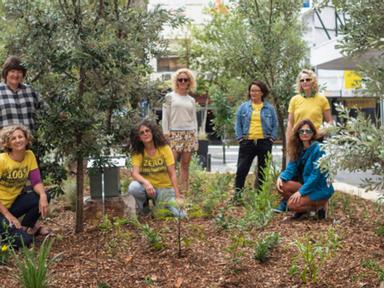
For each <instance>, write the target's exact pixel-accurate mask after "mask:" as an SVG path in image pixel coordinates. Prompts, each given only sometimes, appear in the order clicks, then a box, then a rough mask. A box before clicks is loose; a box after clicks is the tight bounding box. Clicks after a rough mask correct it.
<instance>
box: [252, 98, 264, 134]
mask: <svg viewBox="0 0 384 288" xmlns="http://www.w3.org/2000/svg"><path fill="white" fill-rule="evenodd" d="M263 105H264V104H263V103H260V104H254V103H252V116H251V123H250V124H249V133H248V139H249V140H256V139H263V138H264V135H263V127H262V126H261V108H263Z"/></svg>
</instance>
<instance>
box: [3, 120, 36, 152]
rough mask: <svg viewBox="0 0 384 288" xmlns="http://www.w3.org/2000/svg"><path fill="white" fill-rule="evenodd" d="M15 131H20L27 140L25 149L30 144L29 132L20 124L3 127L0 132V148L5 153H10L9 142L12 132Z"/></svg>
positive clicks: (30, 135) (30, 136)
mask: <svg viewBox="0 0 384 288" xmlns="http://www.w3.org/2000/svg"><path fill="white" fill-rule="evenodd" d="M16 130H20V131H21V132H23V133H24V136H25V138H26V139H27V147H26V148H28V146H30V145H31V144H32V134H31V132H29V130H28V128H27V127H25V126H24V125H22V124H16V125H10V126H7V127H4V128H3V129H1V131H0V146H1V147H2V148H3V149H4V150H5V151H6V152H11V151H12V149H11V148H10V144H11V143H10V142H11V137H12V134H13V132H15V131H16Z"/></svg>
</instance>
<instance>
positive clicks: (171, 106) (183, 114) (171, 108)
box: [161, 92, 197, 134]
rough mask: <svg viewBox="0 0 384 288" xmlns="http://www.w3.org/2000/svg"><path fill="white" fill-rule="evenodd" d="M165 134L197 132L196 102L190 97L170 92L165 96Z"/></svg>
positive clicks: (163, 122) (163, 123)
mask: <svg viewBox="0 0 384 288" xmlns="http://www.w3.org/2000/svg"><path fill="white" fill-rule="evenodd" d="M161 124H162V127H163V132H164V134H168V133H169V131H175V130H188V131H192V130H195V131H196V132H197V116H196V101H195V99H194V98H193V97H191V96H189V95H179V94H177V93H176V92H170V93H168V94H167V95H165V101H164V103H163V118H162V121H161Z"/></svg>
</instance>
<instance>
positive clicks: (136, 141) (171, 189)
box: [128, 120, 185, 217]
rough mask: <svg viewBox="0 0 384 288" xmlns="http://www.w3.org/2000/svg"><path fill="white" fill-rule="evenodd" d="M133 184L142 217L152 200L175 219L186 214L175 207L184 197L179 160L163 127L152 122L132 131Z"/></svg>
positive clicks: (132, 191)
mask: <svg viewBox="0 0 384 288" xmlns="http://www.w3.org/2000/svg"><path fill="white" fill-rule="evenodd" d="M130 138H131V139H130V140H131V153H132V166H133V168H132V177H133V179H135V181H132V182H131V183H130V185H129V188H128V193H130V194H132V195H133V196H134V197H135V200H136V204H137V207H138V210H139V213H140V214H146V213H148V212H149V205H148V200H149V199H153V200H154V202H155V203H161V204H162V205H165V207H166V208H167V209H168V210H169V211H170V212H171V213H172V215H173V216H175V217H185V213H184V212H183V211H181V210H179V209H177V208H176V207H175V203H176V201H175V198H180V192H179V188H178V186H177V179H176V169H175V160H174V158H173V153H172V150H171V147H170V146H169V145H168V142H167V140H166V138H165V136H164V134H163V133H162V131H161V128H160V127H159V126H158V125H157V124H156V123H154V122H152V121H149V120H144V121H142V122H141V123H140V124H139V125H138V126H137V128H135V129H133V130H132V132H131V137H130Z"/></svg>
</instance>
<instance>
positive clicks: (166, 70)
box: [148, 0, 229, 81]
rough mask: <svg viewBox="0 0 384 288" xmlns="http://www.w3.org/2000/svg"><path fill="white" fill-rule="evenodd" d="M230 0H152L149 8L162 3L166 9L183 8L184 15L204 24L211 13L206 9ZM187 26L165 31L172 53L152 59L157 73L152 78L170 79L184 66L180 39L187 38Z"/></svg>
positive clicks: (164, 34) (195, 23) (196, 22)
mask: <svg viewBox="0 0 384 288" xmlns="http://www.w3.org/2000/svg"><path fill="white" fill-rule="evenodd" d="M227 2H229V1H228V0H150V1H149V3H148V9H153V8H154V7H155V6H156V5H160V6H161V7H162V8H164V9H166V10H176V9H182V10H183V15H184V16H185V17H187V18H188V19H189V20H190V21H191V22H192V23H193V24H194V25H199V24H204V23H205V22H207V21H209V15H207V14H206V13H205V10H206V9H209V8H212V7H215V6H217V5H220V4H221V3H222V4H226V3H227ZM188 33H189V32H188V29H187V27H181V28H179V29H176V30H175V29H171V28H170V27H169V28H166V29H165V30H164V31H163V36H164V38H165V39H167V40H168V41H169V43H170V45H169V51H170V53H169V54H168V55H166V56H164V57H160V58H157V59H152V61H151V65H152V67H153V68H154V71H155V73H153V74H152V80H155V79H160V80H163V81H165V80H169V79H170V78H171V74H172V73H173V72H175V71H176V70H177V69H179V68H182V67H184V65H182V64H180V62H179V57H178V50H179V47H180V41H182V40H183V39H187V38H188V36H189V34H188Z"/></svg>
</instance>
